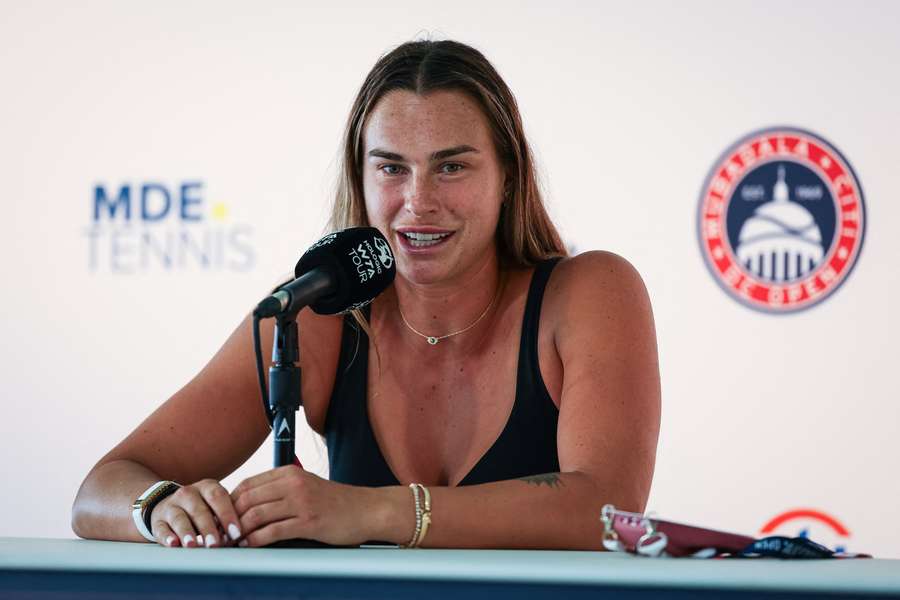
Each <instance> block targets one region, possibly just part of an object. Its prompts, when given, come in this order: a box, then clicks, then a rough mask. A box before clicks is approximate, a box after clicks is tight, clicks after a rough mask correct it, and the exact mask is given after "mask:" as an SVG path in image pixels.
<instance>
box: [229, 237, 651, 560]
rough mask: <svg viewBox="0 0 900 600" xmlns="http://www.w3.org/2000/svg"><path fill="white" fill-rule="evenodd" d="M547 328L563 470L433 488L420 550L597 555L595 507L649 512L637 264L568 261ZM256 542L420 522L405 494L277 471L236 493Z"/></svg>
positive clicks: (644, 304)
mask: <svg viewBox="0 0 900 600" xmlns="http://www.w3.org/2000/svg"><path fill="white" fill-rule="evenodd" d="M543 311H544V314H545V315H547V318H546V319H544V318H542V323H541V326H542V327H544V326H550V327H552V330H553V331H554V343H555V345H556V350H557V352H558V356H559V360H560V362H561V364H562V368H563V380H562V392H561V398H560V415H559V424H558V433H557V446H558V452H559V463H560V469H561V473H550V474H543V475H540V476H534V477H527V478H524V479H520V480H509V481H499V482H493V483H486V484H481V485H474V486H464V487H437V486H435V487H429V491H430V492H431V496H432V524H431V527H430V528H429V530H428V534H427V536H426V537H425V539H424V541H423V543H422V546H424V547H444V548H567V549H598V548H601V534H602V526H601V523H600V510H601V508H602V507H603V505H604V504H607V503H612V504H615V505H616V506H617V507H618V508H622V509H625V510H630V511H643V509H644V507H645V504H646V501H647V497H648V495H649V492H650V484H651V480H652V476H653V467H654V463H655V458H656V442H657V437H658V434H659V421H660V385H659V368H658V363H657V352H656V335H655V332H654V326H653V316H652V312H651V308H650V302H649V299H648V297H647V292H646V289H645V288H644V285H643V282H642V281H641V279H640V276H639V275H638V274H637V272H636V271H635V270H634V268H633V267H632V266H631V265H630V264H629V263H628V262H626V261H625V260H623V259H622V258H620V257H618V256H615V255H613V254H610V253H601V252H592V253H587V254H583V255H580V256H578V257H576V258H573V259H570V260H567V261H565V262H563V263H561V264H560V265H559V266H558V267H557V268H556V270H555V271H554V273H553V276H552V277H551V279H550V282H549V287H548V290H547V293H546V295H545V307H544V309H543ZM232 498H233V499H234V501H235V508H236V509H237V510H238V514H239V515H240V516H241V525H242V529H243V530H244V531H245V532H247V533H249V536H248V539H247V541H248V543H249V545H253V546H257V545H266V544H268V543H271V542H273V541H276V540H278V539H284V538H290V537H306V538H313V539H319V540H322V541H326V542H330V543H336V544H353V543H360V542H362V541H366V540H383V541H392V542H396V543H407V542H409V541H410V538H411V536H412V532H413V527H414V524H415V519H414V509H413V497H412V493H411V491H410V490H409V489H408V488H406V487H401V486H392V487H383V488H371V489H367V488H357V487H353V486H345V485H342V484H336V483H333V482H329V481H325V480H322V479H320V478H317V477H315V476H314V475H311V474H308V473H304V472H302V471H301V470H299V469H291V468H282V469H276V470H275V471H271V472H268V473H265V474H261V475H258V476H255V477H253V478H250V479H248V480H247V481H245V482H243V483H242V484H241V485H240V486H238V487H237V488H236V489H235V490H234V492H233V493H232Z"/></svg>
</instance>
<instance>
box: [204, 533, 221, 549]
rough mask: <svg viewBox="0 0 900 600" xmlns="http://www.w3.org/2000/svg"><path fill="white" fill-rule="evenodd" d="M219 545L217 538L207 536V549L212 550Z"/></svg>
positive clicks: (211, 535) (208, 534) (210, 535)
mask: <svg viewBox="0 0 900 600" xmlns="http://www.w3.org/2000/svg"><path fill="white" fill-rule="evenodd" d="M218 543H219V541H218V540H217V539H216V536H214V535H213V534H211V533H207V534H206V547H207V548H211V547H213V546H215V545H216V544H218Z"/></svg>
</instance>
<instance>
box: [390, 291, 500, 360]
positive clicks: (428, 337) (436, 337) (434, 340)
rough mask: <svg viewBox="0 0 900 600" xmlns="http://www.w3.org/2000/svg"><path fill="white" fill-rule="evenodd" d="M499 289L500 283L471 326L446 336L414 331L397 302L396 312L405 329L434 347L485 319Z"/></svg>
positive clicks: (498, 295) (498, 293) (497, 295)
mask: <svg viewBox="0 0 900 600" xmlns="http://www.w3.org/2000/svg"><path fill="white" fill-rule="evenodd" d="M501 289H503V285H502V282H500V283H498V284H497V293H496V294H494V297H493V299H492V300H491V303H490V304H488V305H487V308H485V309H484V312H483V313H481V314H480V315H479V316H478V318H477V319H475V320H474V321H472V324H471V325H469V326H468V327H464V328H462V329H460V330H459V331H454V332H453V333H448V334H447V335H425V334H424V333H422V332H421V331H419V330H418V329H416V328H415V327H413V326H412V325H410V324H409V321H407V320H406V317H405V316H403V311H402V310H400V303H399V302H398V303H397V312H399V313H400V318H401V319H403V324H404V325H406V327H407V328H408V329H409V330H410V331H412V332H413V333H415V334H416V335H419V336H422V337H423V338H425V339H426V340H428V343H429V344H431V345H432V346H436V345H437V343H438V342H439V341H441V340H445V339H447V338H449V337H453V336H454V335H459V334H461V333H465V332H467V331H468V330H470V329H472V328H473V327H475V326H476V325H478V322H479V321H481V320H482V319H483V318H484V317H485V315H487V314H488V311H490V310H491V307H492V306H494V303H495V302H496V301H497V298H499V297H500V290H501Z"/></svg>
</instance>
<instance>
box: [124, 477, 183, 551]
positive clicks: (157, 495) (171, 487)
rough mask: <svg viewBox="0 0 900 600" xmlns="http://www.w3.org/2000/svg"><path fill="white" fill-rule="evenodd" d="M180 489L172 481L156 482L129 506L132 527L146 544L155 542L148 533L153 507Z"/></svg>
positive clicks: (150, 533) (149, 532)
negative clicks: (142, 537)
mask: <svg viewBox="0 0 900 600" xmlns="http://www.w3.org/2000/svg"><path fill="white" fill-rule="evenodd" d="M180 487H181V486H180V485H179V484H177V483H175V482H174V481H157V482H156V483H154V484H153V485H151V486H150V487H148V488H147V489H146V490H145V491H144V493H143V494H141V495H140V496H138V498H137V499H136V500H135V501H134V503H133V504H132V505H131V518H132V520H133V521H134V526H135V527H136V528H137V530H138V532H139V533H140V534H141V535H142V536H144V539H146V540H147V541H148V542H155V541H156V538H154V537H153V533H152V532H151V531H150V513H151V511H152V510H153V507H154V506H156V505H157V504H159V503H160V502H161V501H162V500H163V499H164V498H167V497H168V496H171V495H172V494H174V493H175V492H176V491H178V488H180Z"/></svg>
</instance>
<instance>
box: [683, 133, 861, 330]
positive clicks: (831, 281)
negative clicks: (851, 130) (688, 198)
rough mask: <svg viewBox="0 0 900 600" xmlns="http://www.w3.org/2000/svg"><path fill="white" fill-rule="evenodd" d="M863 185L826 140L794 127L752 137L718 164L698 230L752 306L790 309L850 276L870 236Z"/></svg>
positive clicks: (711, 262)
mask: <svg viewBox="0 0 900 600" xmlns="http://www.w3.org/2000/svg"><path fill="white" fill-rule="evenodd" d="M865 222H866V218H865V204H864V200H863V191H862V187H861V186H860V183H859V181H858V179H857V178H856V174H855V173H854V172H853V168H852V167H851V166H850V163H849V162H847V160H846V159H845V158H844V156H843V155H842V154H841V153H840V152H839V151H838V150H837V149H836V148H835V147H834V146H833V145H831V144H830V143H828V142H827V141H825V140H824V139H823V138H822V137H820V136H818V135H815V134H813V133H810V132H808V131H804V130H801V129H796V128H791V127H775V128H770V129H765V130H763V131H758V132H755V133H752V134H750V135H748V136H746V137H744V138H743V139H741V140H739V141H738V142H737V143H735V144H734V145H733V146H732V147H731V148H729V149H728V150H727V151H726V152H725V154H724V155H723V156H722V158H721V159H720V160H719V161H718V162H717V163H716V164H715V165H714V167H713V169H712V171H711V172H710V174H709V176H708V177H707V179H706V181H705V183H704V185H703V190H702V192H701V196H700V207H699V211H698V223H697V225H698V234H699V239H700V248H701V252H702V254H703V257H704V259H705V261H706V265H707V266H708V267H709V270H710V272H711V273H712V274H713V277H714V278H715V279H716V281H717V282H718V283H719V285H720V286H721V287H722V288H723V289H724V290H725V291H726V292H727V293H728V294H729V295H731V296H732V297H733V298H735V299H736V300H738V301H739V302H741V303H743V304H744V305H746V306H749V307H751V308H755V309H758V310H762V311H766V312H770V313H789V312H794V311H797V310H801V309H804V308H809V307H811V306H814V305H816V304H818V303H819V302H821V301H822V300H824V299H825V298H827V297H828V296H830V295H831V294H832V293H834V291H835V290H836V289H837V288H838V287H839V286H840V285H841V284H842V283H843V282H844V281H845V280H846V278H847V276H848V275H849V274H850V271H851V270H852V269H853V266H854V264H855V263H856V261H857V259H858V258H859V253H860V250H861V248H862V243H863V237H864V234H865Z"/></svg>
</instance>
